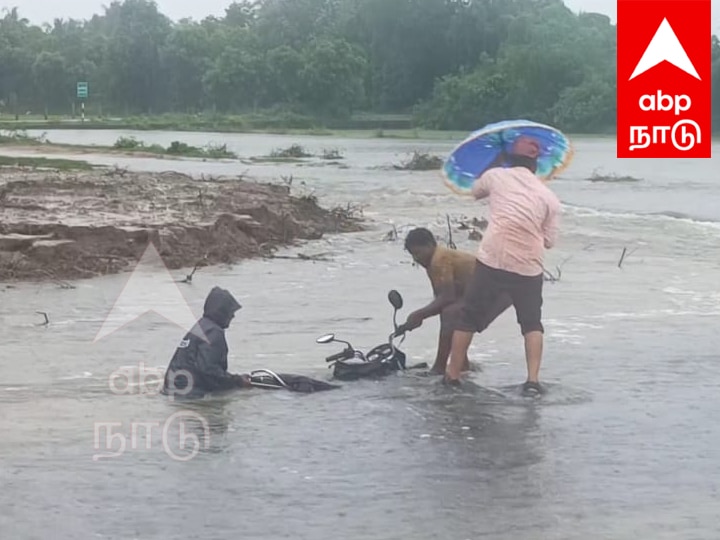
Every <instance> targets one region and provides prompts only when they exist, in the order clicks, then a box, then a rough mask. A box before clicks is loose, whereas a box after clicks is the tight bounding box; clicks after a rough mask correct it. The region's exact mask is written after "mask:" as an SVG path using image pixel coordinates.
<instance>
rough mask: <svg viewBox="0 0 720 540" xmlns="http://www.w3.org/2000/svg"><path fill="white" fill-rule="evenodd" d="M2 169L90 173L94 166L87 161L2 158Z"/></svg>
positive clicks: (0, 159)
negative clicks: (22, 168)
mask: <svg viewBox="0 0 720 540" xmlns="http://www.w3.org/2000/svg"><path fill="white" fill-rule="evenodd" d="M0 167H29V168H32V169H57V170H60V171H90V170H92V169H93V166H92V165H91V164H90V163H88V162H87V161H80V160H74V159H53V158H45V157H14V156H0Z"/></svg>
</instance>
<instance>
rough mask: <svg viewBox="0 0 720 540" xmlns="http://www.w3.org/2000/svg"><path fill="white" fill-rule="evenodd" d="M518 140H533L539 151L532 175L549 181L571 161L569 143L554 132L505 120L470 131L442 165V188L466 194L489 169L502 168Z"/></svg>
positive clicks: (529, 122) (533, 123)
mask: <svg viewBox="0 0 720 540" xmlns="http://www.w3.org/2000/svg"><path fill="white" fill-rule="evenodd" d="M518 137H527V138H530V139H534V140H535V141H536V142H537V143H538V146H539V147H540V155H539V157H538V165H537V171H536V174H537V175H538V176H539V177H540V178H542V179H544V180H549V179H551V178H552V177H553V176H555V175H556V174H558V173H559V172H560V171H562V170H563V169H565V168H566V167H567V166H568V165H569V164H570V161H572V157H573V147H572V144H571V143H570V140H569V139H568V138H567V137H566V136H565V135H563V134H562V133H561V132H560V131H558V130H557V129H555V128H553V127H551V126H546V125H544V124H538V123H537V122H533V121H531V120H505V121H503V122H497V123H494V124H488V125H487V126H485V127H483V128H481V129H479V130H477V131H474V132H472V133H471V134H470V136H468V137H467V138H466V139H465V140H464V141H463V142H461V143H460V144H459V145H458V146H457V147H456V148H455V149H454V150H453V151H452V153H451V154H450V157H448V159H447V160H446V161H445V164H444V165H443V175H444V176H445V184H446V185H447V186H448V187H449V188H450V189H452V190H453V191H456V192H458V193H462V194H469V193H470V190H471V188H472V185H473V183H474V182H475V180H476V179H477V178H478V177H479V176H480V175H481V174H482V173H484V172H485V171H486V170H487V169H488V168H490V166H495V167H497V166H505V162H504V161H502V153H503V152H505V153H507V152H508V151H509V150H510V148H511V147H512V145H513V143H514V142H515V141H516V140H517V139H518Z"/></svg>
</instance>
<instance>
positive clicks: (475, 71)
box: [0, 0, 720, 133]
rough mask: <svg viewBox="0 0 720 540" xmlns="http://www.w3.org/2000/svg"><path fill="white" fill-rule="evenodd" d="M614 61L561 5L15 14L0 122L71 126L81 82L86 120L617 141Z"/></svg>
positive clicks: (369, 3) (243, 5)
mask: <svg viewBox="0 0 720 540" xmlns="http://www.w3.org/2000/svg"><path fill="white" fill-rule="evenodd" d="M708 39H710V36H708ZM711 43H712V47H713V62H714V63H713V82H714V84H713V92H714V96H713V98H714V122H715V124H714V125H715V127H716V128H720V42H719V41H718V38H717V36H712V42H711ZM615 54H616V29H615V26H614V25H613V24H612V23H611V21H610V19H609V18H608V17H606V16H604V15H600V14H597V13H581V14H576V13H574V12H572V11H571V10H569V9H568V8H567V7H566V6H565V5H564V3H563V2H562V0H262V1H251V0H244V1H240V2H235V3H232V4H230V5H229V6H228V8H227V9H226V11H225V15H224V16H223V17H207V18H205V19H203V20H201V21H195V20H189V19H185V20H180V21H177V22H173V21H171V20H170V19H169V18H168V17H167V16H165V15H163V14H162V13H160V12H159V10H158V8H157V6H156V4H155V3H154V2H152V1H149V0H124V1H114V2H112V3H111V4H110V5H109V6H107V7H105V8H104V13H102V14H97V15H95V16H93V17H92V18H91V19H88V20H84V21H78V20H55V21H54V22H53V23H52V24H45V25H42V26H37V25H32V24H30V23H29V22H28V21H27V20H26V19H24V18H22V16H21V14H20V13H19V12H18V10H17V9H11V10H5V12H4V14H3V17H2V18H1V19H0V112H4V113H18V112H19V113H20V114H24V113H25V112H26V111H30V112H32V113H35V114H38V113H40V114H41V113H43V112H44V113H45V114H67V112H68V111H69V110H70V108H71V107H72V105H73V103H75V102H77V99H76V95H75V92H76V83H77V82H78V81H83V82H88V83H89V89H90V97H89V99H88V100H87V105H88V107H89V108H90V109H91V110H92V111H93V112H94V113H95V114H99V113H98V111H101V112H102V114H105V115H123V116H129V115H136V114H148V115H151V114H161V113H173V112H174V113H190V114H197V113H204V114H207V113H215V114H218V115H223V114H230V113H238V114H242V113H248V112H258V111H263V112H265V113H271V114H272V113H276V114H281V113H283V114H284V113H292V114H297V115H306V116H308V117H312V118H314V119H317V120H318V121H320V122H322V121H323V120H329V119H333V120H336V121H337V120H338V119H340V120H342V119H347V118H350V117H351V116H352V115H353V114H354V113H357V112H374V113H395V114H405V115H412V117H413V120H414V122H415V124H416V125H418V126H422V127H428V128H435V129H462V130H469V129H474V128H476V127H478V126H479V125H482V124H484V123H487V122H490V121H496V120H500V119H504V118H518V117H524V118H531V119H533V120H537V121H541V122H549V123H552V124H554V125H557V126H558V127H561V128H562V129H565V130H568V131H571V132H576V133H577V132H586V133H593V132H595V133H597V132H611V131H613V130H614V126H615V116H616V109H615V88H616V75H615V69H616V61H615Z"/></svg>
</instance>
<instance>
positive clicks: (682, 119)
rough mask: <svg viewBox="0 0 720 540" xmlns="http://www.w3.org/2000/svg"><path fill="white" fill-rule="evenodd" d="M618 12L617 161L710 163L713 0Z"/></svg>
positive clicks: (635, 5)
mask: <svg viewBox="0 0 720 540" xmlns="http://www.w3.org/2000/svg"><path fill="white" fill-rule="evenodd" d="M617 8H618V10H617V12H618V14H617V157H618V158H709V157H711V155H712V91H711V85H712V80H711V77H712V65H711V63H712V58H711V53H712V47H711V43H712V42H711V35H712V22H711V21H712V17H711V3H710V0H618V3H617Z"/></svg>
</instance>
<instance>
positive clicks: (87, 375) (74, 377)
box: [60, 371, 93, 381]
mask: <svg viewBox="0 0 720 540" xmlns="http://www.w3.org/2000/svg"><path fill="white" fill-rule="evenodd" d="M92 376H93V374H92V373H90V372H89V371H84V372H83V373H82V375H68V376H67V377H60V380H61V381H74V380H77V379H91V378H92Z"/></svg>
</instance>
